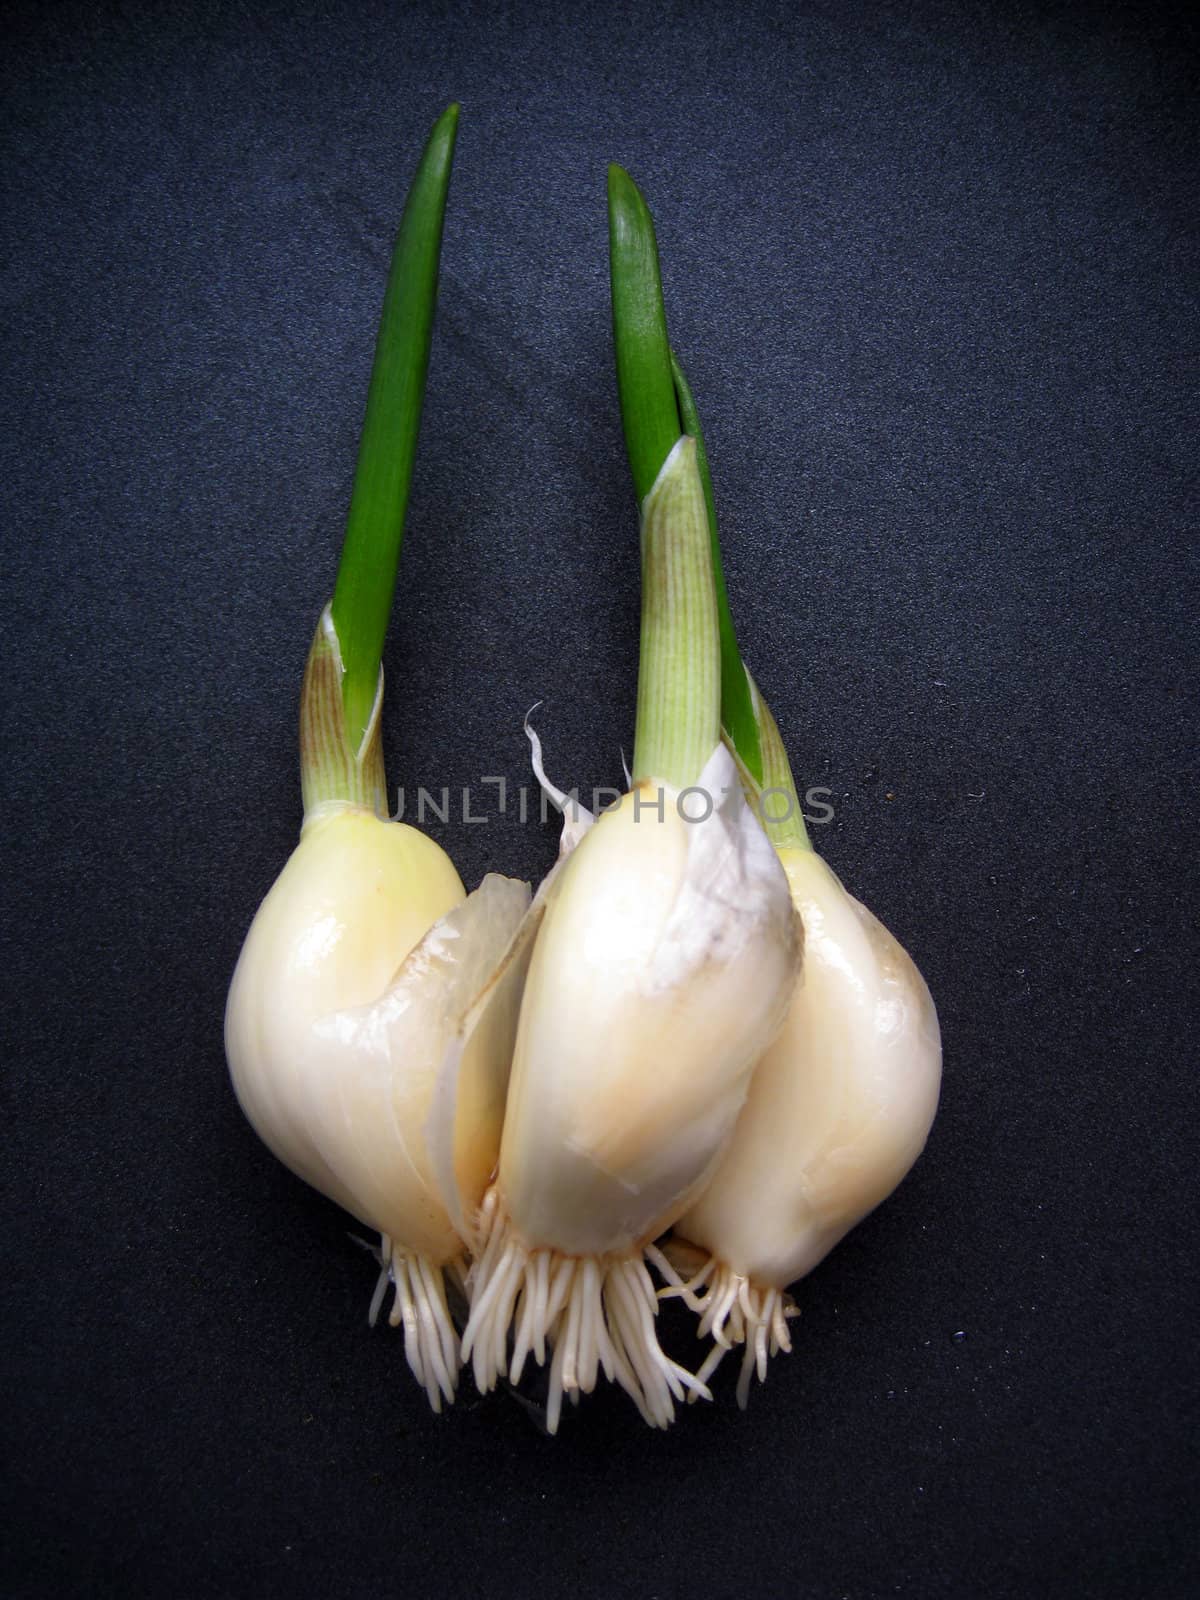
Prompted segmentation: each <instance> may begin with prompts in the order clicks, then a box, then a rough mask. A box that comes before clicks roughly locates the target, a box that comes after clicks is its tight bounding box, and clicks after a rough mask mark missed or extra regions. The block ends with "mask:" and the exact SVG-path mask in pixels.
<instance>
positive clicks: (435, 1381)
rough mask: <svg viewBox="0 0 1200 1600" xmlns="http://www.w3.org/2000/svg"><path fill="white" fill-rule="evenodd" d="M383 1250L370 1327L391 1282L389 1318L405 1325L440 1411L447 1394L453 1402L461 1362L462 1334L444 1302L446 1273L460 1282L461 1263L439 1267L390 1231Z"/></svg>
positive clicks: (415, 1361) (407, 1344)
mask: <svg viewBox="0 0 1200 1600" xmlns="http://www.w3.org/2000/svg"><path fill="white" fill-rule="evenodd" d="M379 1255H380V1261H381V1263H382V1267H381V1271H380V1274H379V1280H378V1282H377V1283H376V1285H375V1293H374V1295H373V1296H372V1297H371V1310H370V1323H371V1326H372V1327H374V1326H375V1323H376V1322H377V1321H378V1319H379V1313H380V1311H381V1310H382V1309H383V1302H384V1300H385V1298H386V1296H387V1289H388V1284H389V1283H390V1284H391V1285H392V1286H393V1288H394V1289H395V1291H396V1293H395V1298H394V1299H393V1301H392V1309H391V1312H390V1314H389V1316H388V1322H389V1323H390V1324H391V1325H392V1327H393V1328H396V1327H399V1326H400V1324H401V1323H403V1324H404V1354H405V1356H406V1358H407V1360H408V1365H409V1367H410V1368H411V1370H412V1374H413V1377H414V1378H416V1380H417V1382H418V1383H419V1384H420V1385H421V1387H422V1388H423V1389H424V1391H425V1393H426V1394H427V1395H428V1396H429V1404H430V1405H431V1406H432V1407H433V1409H434V1410H435V1411H440V1410H441V1409H442V1401H443V1399H444V1400H445V1401H446V1403H447V1404H453V1402H454V1391H455V1388H456V1387H457V1384H458V1367H459V1355H458V1335H457V1334H456V1333H455V1331H454V1322H453V1320H452V1318H451V1316H450V1308H449V1306H448V1305H447V1304H446V1274H447V1273H448V1274H449V1275H450V1277H451V1279H452V1280H453V1281H454V1282H455V1283H457V1284H458V1285H459V1286H460V1287H461V1286H462V1285H463V1283H464V1268H463V1264H462V1263H461V1262H459V1261H452V1262H450V1263H449V1264H448V1265H447V1266H446V1267H445V1268H443V1267H435V1266H433V1265H432V1264H431V1263H430V1262H429V1261H427V1260H426V1259H425V1257H424V1256H418V1255H414V1254H413V1253H412V1251H410V1250H405V1249H403V1248H402V1247H401V1246H400V1245H398V1244H395V1243H393V1241H392V1240H391V1239H389V1238H388V1236H387V1234H384V1235H383V1236H382V1238H381V1240H380V1251H379Z"/></svg>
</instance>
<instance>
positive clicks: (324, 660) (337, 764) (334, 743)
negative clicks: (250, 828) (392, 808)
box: [300, 606, 387, 822]
mask: <svg viewBox="0 0 1200 1600" xmlns="http://www.w3.org/2000/svg"><path fill="white" fill-rule="evenodd" d="M342 676H343V674H342V652H341V648H340V646H339V644H338V636H337V632H336V630H335V629H334V625H333V618H332V616H331V614H330V608H329V606H326V607H325V609H324V611H322V613H321V620H320V622H318V624H317V631H316V634H315V636H314V638H313V642H312V648H311V649H310V650H309V652H308V661H307V664H306V665H305V668H304V683H303V685H302V687H301V690H300V788H301V792H302V793H303V796H304V819H305V821H306V822H307V821H309V820H310V818H311V817H312V815H313V813H314V812H315V811H316V810H317V809H318V808H320V807H325V806H329V805H336V806H355V807H362V808H363V809H365V810H368V811H374V812H375V813H376V814H377V815H380V816H386V815H387V780H386V778H385V776H384V771H383V746H382V743H381V741H380V737H379V713H380V709H381V707H382V705H383V669H382V668H380V669H379V677H378V682H377V684H376V688H375V701H374V704H373V705H372V707H371V712H370V715H369V717H368V718H367V725H366V731H365V732H364V734H363V737H362V743H361V744H360V745H358V746H357V748H356V747H355V745H354V744H353V743H352V742H351V740H350V737H349V732H348V729H347V722H346V706H345V701H344V699H343V696H342Z"/></svg>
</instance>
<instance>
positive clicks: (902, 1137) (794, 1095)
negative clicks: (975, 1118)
mask: <svg viewBox="0 0 1200 1600" xmlns="http://www.w3.org/2000/svg"><path fill="white" fill-rule="evenodd" d="M751 689H752V694H753V700H754V706H755V710H756V713H757V715H758V718H759V731H760V734H761V737H762V750H763V756H764V765H765V767H766V787H767V790H768V792H769V793H770V794H771V796H772V799H771V800H769V801H768V802H767V806H768V810H769V808H770V806H771V805H774V806H776V807H778V804H779V802H778V799H777V798H775V797H777V796H781V795H790V798H791V802H792V803H793V804H794V805H795V807H796V814H795V816H794V817H791V818H789V820H788V823H787V824H781V825H780V830H781V831H782V832H783V833H784V836H785V837H787V838H789V839H790V841H791V842H789V843H787V844H780V845H779V855H780V859H781V861H782V863H783V867H784V870H785V871H786V873H787V878H788V883H789V885H790V887H791V892H792V899H793V903H794V904H795V907H796V910H797V912H798V913H799V915H800V917H801V919H802V920H803V923H804V938H805V954H804V972H803V975H802V978H801V981H800V982H799V984H798V985H797V988H796V992H795V995H794V997H793V999H792V1003H791V1006H790V1008H789V1010H788V1015H787V1020H786V1022H785V1023H784V1025H783V1028H782V1030H781V1031H780V1033H779V1036H778V1037H777V1038H776V1040H775V1042H774V1043H773V1044H772V1045H771V1047H770V1049H769V1050H767V1052H766V1054H765V1055H764V1056H763V1058H762V1060H761V1061H760V1062H759V1064H758V1067H757V1069H756V1071H755V1074H754V1080H753V1083H752V1085H751V1088H750V1094H749V1096H748V1098H747V1101H746V1105H745V1108H744V1109H743V1111H742V1114H741V1116H740V1117H739V1119H738V1124H737V1128H736V1130H735V1132H734V1135H733V1139H732V1141H731V1142H730V1145H729V1148H728V1150H727V1151H726V1153H725V1155H724V1157H723V1158H722V1160H721V1164H720V1166H719V1167H718V1169H717V1171H716V1174H715V1176H714V1177H713V1179H712V1181H711V1183H710V1184H709V1185H708V1187H707V1188H706V1189H705V1191H704V1193H703V1194H702V1195H701V1196H700V1197H699V1199H698V1200H697V1201H696V1202H695V1204H694V1205H693V1206H692V1207H691V1209H690V1210H689V1211H688V1212H687V1213H686V1214H685V1215H684V1216H682V1217H680V1219H679V1221H678V1222H677V1223H676V1225H675V1232H674V1235H673V1237H672V1240H671V1241H670V1242H669V1243H668V1245H667V1255H668V1256H669V1257H670V1258H671V1260H672V1261H674V1262H675V1264H676V1266H683V1265H684V1264H685V1263H687V1264H689V1265H691V1266H692V1267H693V1268H694V1267H695V1266H696V1261H697V1252H698V1253H699V1260H700V1261H701V1262H703V1265H702V1266H701V1267H700V1269H699V1270H698V1271H697V1272H696V1273H695V1276H694V1277H693V1278H692V1279H691V1281H690V1283H688V1284H686V1285H684V1284H682V1283H680V1281H679V1280H678V1279H675V1280H674V1281H675V1292H681V1293H683V1294H684V1296H685V1298H686V1299H687V1300H688V1301H689V1303H690V1304H691V1305H692V1306H693V1308H694V1309H697V1310H699V1311H700V1312H701V1322H700V1330H699V1331H700V1333H701V1334H702V1335H703V1334H709V1333H711V1334H712V1335H713V1337H714V1339H715V1341H716V1343H715V1345H714V1348H713V1350H712V1352H711V1353H710V1355H709V1357H708V1360H707V1361H706V1362H705V1364H704V1366H703V1367H702V1368H701V1372H700V1375H701V1376H702V1377H705V1378H707V1377H708V1376H709V1375H710V1374H711V1372H712V1371H713V1370H714V1368H715V1367H716V1365H717V1363H718V1362H719V1361H720V1359H721V1357H722V1356H723V1355H724V1354H725V1353H726V1351H727V1350H728V1349H729V1348H730V1346H731V1345H732V1344H737V1343H742V1342H744V1344H745V1351H744V1355H743V1361H742V1370H741V1374H740V1378H739V1383H738V1401H739V1403H740V1404H741V1405H743V1406H744V1405H745V1404H746V1400H747V1396H748V1392H749V1385H750V1379H751V1374H752V1372H753V1371H754V1370H755V1369H757V1372H758V1375H759V1377H760V1379H761V1378H763V1377H765V1375H766V1363H767V1355H768V1351H770V1353H772V1354H774V1353H775V1352H776V1351H778V1350H788V1349H790V1348H791V1346H790V1341H789V1337H788V1332H787V1323H786V1319H787V1317H788V1316H789V1315H791V1314H792V1311H793V1308H792V1305H791V1302H790V1300H789V1298H788V1296H787V1295H786V1294H785V1292H784V1291H785V1290H786V1288H787V1286H788V1285H789V1284H790V1283H794V1282H795V1281H796V1279H798V1278H801V1277H803V1276H804V1275H805V1273H807V1272H810V1271H811V1270H812V1268H813V1267H815V1266H816V1265H817V1263H818V1262H819V1261H821V1260H822V1259H823V1257H824V1256H825V1255H827V1254H828V1252H829V1251H830V1250H832V1249H833V1247H834V1245H836V1244H837V1242H838V1241H839V1239H841V1238H842V1237H843V1235H845V1234H846V1233H848V1232H849V1230H850V1229H851V1228H852V1227H853V1226H854V1225H855V1223H857V1222H859V1221H861V1219H862V1218H863V1217H865V1216H866V1215H867V1213H868V1212H869V1211H872V1210H874V1208H875V1207H876V1206H877V1205H878V1204H879V1203H880V1201H882V1200H884V1199H886V1197H887V1196H888V1195H889V1194H890V1193H891V1192H892V1190H893V1189H894V1188H895V1187H896V1185H897V1184H898V1183H899V1182H900V1180H901V1179H902V1178H903V1177H904V1175H905V1174H906V1173H907V1172H908V1170H909V1168H910V1167H911V1166H912V1165H913V1163H914V1162H915V1161H916V1159H917V1157H918V1156H919V1155H920V1153H921V1151H922V1149H923V1148H924V1145H925V1140H926V1136H927V1135H928V1133H929V1129H930V1125H931V1124H932V1122H933V1118H934V1113H935V1112H936V1110H937V1103H938V1090H939V1086H940V1083H941V1060H942V1052H941V1037H940V1033H939V1030H938V1020H937V1013H936V1011H935V1010H934V1006H933V1001H932V1000H931V998H930V995H929V990H928V989H927V988H926V986H925V981H924V979H923V978H922V977H921V974H920V973H919V972H918V971H917V968H916V967H915V966H914V964H913V962H912V960H911V959H910V958H909V956H908V955H907V954H906V952H905V951H904V950H903V949H902V947H901V946H900V945H899V944H898V943H897V941H896V940H895V939H894V938H893V937H892V935H891V934H890V933H889V932H888V930H887V929H886V928H885V927H884V926H883V924H882V923H881V922H879V921H878V919H877V918H876V917H874V916H872V915H871V913H870V912H869V911H868V910H867V908H866V907H865V906H863V905H860V903H859V902H858V901H857V900H855V899H854V897H853V896H852V895H850V894H848V893H847V892H846V890H845V889H844V888H843V887H842V884H841V883H840V882H839V880H838V878H837V876H836V875H835V874H834V873H833V872H832V871H831V870H830V869H829V868H828V867H827V866H826V865H825V864H824V862H823V861H821V859H820V858H819V857H818V856H817V855H816V854H815V853H814V852H813V851H812V850H811V849H810V848H808V846H807V841H806V840H805V839H804V833H803V826H802V824H799V823H798V807H799V802H798V801H797V800H796V797H795V790H794V786H793V785H792V781H791V773H790V769H788V768H787V765H786V763H787V757H786V755H784V753H783V749H782V745H781V744H780V743H779V734H778V730H777V729H776V727H775V724H774V719H773V718H771V715H770V712H769V711H768V710H767V708H766V706H765V705H764V704H763V703H762V702H761V700H760V699H759V697H758V694H757V691H756V690H754V688H753V684H751ZM750 787H751V788H755V787H756V786H753V785H751V786H750ZM769 826H770V825H769ZM689 1247H691V1248H689ZM668 1270H669V1269H668ZM672 1276H673V1274H672ZM701 1289H703V1290H704V1294H703V1295H701V1294H700V1293H699V1291H700V1290H701ZM666 1292H667V1293H670V1292H671V1291H670V1290H668V1291H666Z"/></svg>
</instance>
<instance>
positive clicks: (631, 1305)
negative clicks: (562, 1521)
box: [462, 1187, 711, 1433]
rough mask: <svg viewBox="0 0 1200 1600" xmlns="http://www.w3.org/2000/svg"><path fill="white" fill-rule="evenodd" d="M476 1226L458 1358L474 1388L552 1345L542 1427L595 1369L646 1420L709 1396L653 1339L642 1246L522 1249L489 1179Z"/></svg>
mask: <svg viewBox="0 0 1200 1600" xmlns="http://www.w3.org/2000/svg"><path fill="white" fill-rule="evenodd" d="M480 1234H481V1237H480V1241H479V1255H478V1258H477V1260H476V1262H475V1264H474V1266H473V1267H472V1268H471V1272H470V1276H469V1288H470V1296H471V1314H470V1318H469V1320H468V1322H467V1328H466V1332H465V1333H464V1335H463V1343H462V1359H463V1361H464V1363H465V1362H467V1361H470V1362H471V1364H472V1368H473V1371H474V1374H475V1382H476V1385H477V1386H478V1388H479V1390H480V1392H481V1393H486V1392H487V1391H488V1390H489V1389H492V1388H494V1387H495V1385H496V1380H497V1379H498V1378H500V1377H504V1376H507V1377H508V1379H509V1381H510V1382H511V1383H517V1382H519V1381H520V1377H521V1373H522V1372H523V1371H524V1368H525V1362H526V1360H527V1359H528V1357H529V1356H530V1355H532V1356H533V1358H534V1360H535V1361H536V1362H537V1363H538V1364H539V1365H543V1364H544V1363H545V1360H546V1353H547V1350H551V1351H552V1352H553V1354H552V1356H551V1360H550V1393H549V1398H548V1401H547V1406H546V1427H547V1429H548V1430H549V1432H550V1433H554V1432H556V1431H557V1428H558V1422H559V1418H560V1416H561V1415H562V1403H563V1397H564V1396H569V1397H570V1398H571V1399H572V1400H575V1399H577V1398H578V1396H579V1395H581V1394H590V1393H591V1392H592V1390H593V1389H594V1388H595V1386H596V1382H597V1380H598V1378H599V1375H600V1373H601V1372H603V1373H604V1375H605V1377H606V1378H608V1379H609V1381H610V1382H615V1383H618V1384H620V1386H621V1388H622V1389H624V1390H625V1392H626V1394H628V1395H629V1397H630V1398H631V1399H632V1400H633V1402H634V1404H635V1405H636V1406H637V1408H638V1410H639V1411H640V1412H641V1414H642V1417H643V1419H644V1420H645V1421H646V1422H648V1423H649V1424H650V1426H651V1427H654V1428H666V1427H668V1426H669V1425H670V1423H671V1421H672V1419H673V1418H674V1415H675V1404H674V1403H675V1401H677V1400H683V1398H684V1397H685V1395H688V1394H689V1393H690V1395H691V1396H694V1397H696V1398H700V1399H705V1400H707V1399H710V1398H711V1396H710V1394H709V1391H708V1389H707V1387H706V1385H705V1384H704V1382H703V1380H701V1379H698V1378H696V1377H694V1376H693V1375H692V1374H691V1373H690V1372H688V1371H687V1370H686V1368H684V1367H681V1366H679V1365H678V1364H677V1363H676V1362H674V1361H672V1360H671V1359H670V1357H669V1356H667V1355H665V1354H664V1353H663V1351H662V1349H661V1348H660V1347H659V1343H658V1336H657V1334H656V1332H655V1326H654V1324H655V1318H656V1316H657V1314H658V1297H657V1295H656V1293H655V1289H654V1284H653V1282H652V1280H651V1277H650V1273H649V1270H648V1269H647V1266H646V1262H645V1260H644V1258H643V1256H642V1255H641V1254H640V1253H639V1254H630V1255H625V1256H615V1255H614V1256H600V1257H597V1256H570V1255H565V1254H563V1253H562V1252H561V1251H557V1250H549V1249H537V1250H530V1249H528V1248H527V1247H526V1246H525V1244H524V1243H523V1242H522V1241H521V1239H520V1238H519V1237H518V1235H517V1234H516V1233H515V1231H514V1230H513V1228H512V1225H511V1223H510V1221H509V1219H508V1217H507V1215H506V1214H505V1211H504V1208H503V1206H502V1205H501V1203H500V1198H499V1195H498V1193H497V1191H496V1189H495V1188H494V1187H493V1188H492V1189H491V1190H489V1191H488V1194H487V1196H486V1197H485V1199H484V1203H483V1207H482V1210H481V1213H480ZM510 1327H511V1328H512V1329H513V1330H514V1342H513V1350H512V1355H511V1357H510V1356H509V1354H508V1334H509V1329H510Z"/></svg>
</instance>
